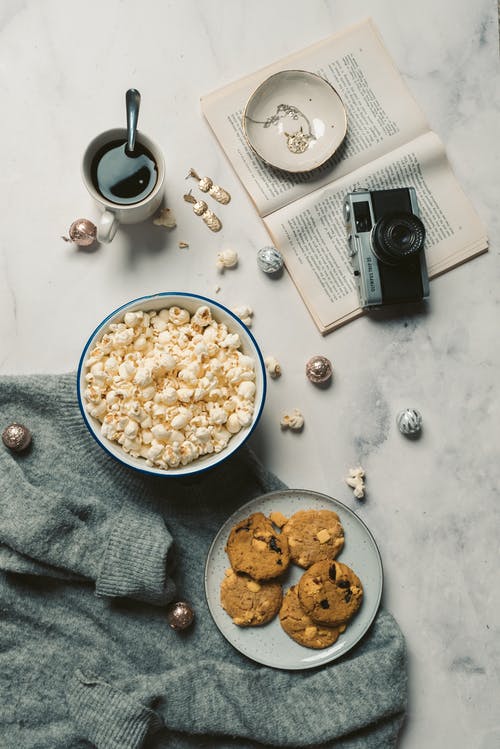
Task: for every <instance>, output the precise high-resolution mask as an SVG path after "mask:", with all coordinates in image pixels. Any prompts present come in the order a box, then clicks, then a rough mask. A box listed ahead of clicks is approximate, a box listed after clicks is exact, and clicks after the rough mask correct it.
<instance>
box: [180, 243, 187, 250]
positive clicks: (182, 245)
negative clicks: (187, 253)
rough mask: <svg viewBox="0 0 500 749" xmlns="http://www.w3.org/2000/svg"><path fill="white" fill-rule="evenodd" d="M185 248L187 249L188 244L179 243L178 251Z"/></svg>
mask: <svg viewBox="0 0 500 749" xmlns="http://www.w3.org/2000/svg"><path fill="white" fill-rule="evenodd" d="M186 247H189V242H179V249H181V250H184V249H185V248H186Z"/></svg>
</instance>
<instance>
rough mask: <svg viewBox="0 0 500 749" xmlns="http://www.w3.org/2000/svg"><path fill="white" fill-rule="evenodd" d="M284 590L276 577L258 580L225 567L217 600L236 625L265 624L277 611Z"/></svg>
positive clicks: (253, 625) (252, 625) (251, 625)
mask: <svg viewBox="0 0 500 749" xmlns="http://www.w3.org/2000/svg"><path fill="white" fill-rule="evenodd" d="M282 597H283V591H282V588H281V585H280V583H278V582H276V581H275V580H267V581H264V580H261V581H257V580H254V579H253V578H251V577H249V576H248V575H245V573H243V572H235V571H234V570H233V569H228V570H226V574H225V577H224V579H223V581H222V583H221V587H220V601H221V604H222V607H223V608H224V609H225V611H227V613H228V614H229V616H230V617H231V618H232V620H233V622H234V623H235V624H237V625H238V626H239V627H256V626H260V625H261V624H267V622H270V621H271V619H273V618H274V617H275V616H276V614H277V613H278V611H279V609H280V606H281V601H282Z"/></svg>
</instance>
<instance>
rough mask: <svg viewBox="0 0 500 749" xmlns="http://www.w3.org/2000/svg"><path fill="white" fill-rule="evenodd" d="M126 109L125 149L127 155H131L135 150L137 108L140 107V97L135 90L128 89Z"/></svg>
mask: <svg viewBox="0 0 500 749" xmlns="http://www.w3.org/2000/svg"><path fill="white" fill-rule="evenodd" d="M125 103H126V107H127V148H126V151H127V152H128V153H132V152H133V150H134V148H135V134H136V131H137V120H138V119H139V107H140V105H141V95H140V93H139V92H138V91H137V89H135V88H129V90H128V91H127V93H126V95H125Z"/></svg>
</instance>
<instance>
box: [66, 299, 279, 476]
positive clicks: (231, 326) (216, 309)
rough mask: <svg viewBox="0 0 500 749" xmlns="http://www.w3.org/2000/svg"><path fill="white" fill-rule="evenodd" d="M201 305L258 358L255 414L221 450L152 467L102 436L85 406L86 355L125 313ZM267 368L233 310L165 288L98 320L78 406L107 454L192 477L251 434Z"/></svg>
mask: <svg viewBox="0 0 500 749" xmlns="http://www.w3.org/2000/svg"><path fill="white" fill-rule="evenodd" d="M201 305H207V306H208V307H210V309H211V311H212V313H213V317H214V319H215V320H217V322H219V323H224V324H225V325H226V326H227V328H228V331H229V332H230V333H238V335H239V336H240V340H241V347H240V351H242V353H244V354H246V355H248V356H251V357H252V358H253V359H254V361H255V385H256V387H257V390H256V394H255V405H254V415H253V419H252V422H251V424H250V425H249V426H248V427H243V428H242V429H241V431H239V432H238V434H234V435H232V437H231V439H230V440H229V442H228V444H227V446H226V447H225V448H223V449H222V450H221V451H220V452H219V453H212V454H210V455H204V456H202V457H200V458H197V459H196V460H194V461H193V462H192V463H188V464H187V465H185V466H183V465H179V466H177V467H176V468H168V469H162V468H159V467H157V466H149V465H148V464H147V463H146V460H145V458H133V457H132V456H131V455H129V454H128V453H127V452H125V450H123V448H122V447H121V445H119V444H118V443H117V442H112V441H111V440H109V439H107V438H106V437H103V436H102V435H101V423H100V422H99V421H98V420H97V419H96V418H94V417H93V416H91V415H90V414H89V413H88V411H87V409H86V408H85V396H84V391H85V387H86V382H85V375H86V373H87V372H86V366H85V362H86V360H87V355H88V353H89V351H90V350H91V349H92V348H93V346H94V344H95V343H96V342H97V340H98V339H100V338H101V337H102V336H103V335H104V334H105V333H106V332H107V331H108V330H109V327H110V325H112V324H113V323H116V322H121V321H122V320H123V317H124V316H125V313H126V312H134V311H138V310H143V311H145V312H151V311H156V310H160V309H163V308H165V307H172V306H178V307H183V308H184V309H187V310H188V312H190V314H192V313H193V312H194V311H195V310H196V309H197V307H199V306H201ZM266 390H267V385H266V369H265V366H264V359H263V357H262V353H261V351H260V349H259V346H258V344H257V341H256V340H255V338H254V337H253V335H252V333H251V332H250V331H249V329H248V328H247V327H246V325H244V324H243V322H242V321H241V320H240V319H239V317H237V316H236V315H235V314H234V313H233V312H231V310H229V309H228V308H227V307H224V305H222V304H220V303H219V302H216V301H215V300H214V299H209V298H208V297H205V296H201V295H200V294H191V293H188V292H177V291H165V292H160V293H158V294H150V295H148V296H142V297H139V298H137V299H133V300H132V301H130V302H127V303H126V304H122V305H121V307H118V308H117V309H115V310H114V311H113V312H111V313H110V314H109V315H108V316H107V317H105V318H104V320H103V321H102V322H100V323H99V325H98V326H97V328H96V329H95V330H94V331H93V333H92V334H91V335H90V337H89V339H88V341H87V343H86V344H85V346H84V348H83V351H82V355H81V357H80V362H79V364H78V373H77V392H78V405H79V406H80V411H81V414H82V417H83V420H84V422H85V424H86V426H87V428H88V430H89V432H90V434H91V435H92V437H93V438H94V439H95V440H96V442H97V443H98V444H99V445H100V446H101V447H102V449H103V450H105V452H107V453H108V455H110V456H111V457H112V458H114V459H115V460H118V461H119V462H120V463H122V464H123V465H126V466H128V467H129V468H133V469H134V470H136V471H140V472H142V473H144V474H148V475H153V476H161V477H165V478H171V477H174V476H176V477H179V476H192V475H193V474H197V473H201V472H202V471H207V470H209V469H210V468H214V466H216V465H219V464H220V463H222V462H223V461H224V460H227V458H229V457H230V456H231V455H233V454H234V453H235V452H236V451H237V450H238V449H239V448H240V447H241V446H242V445H243V444H244V443H245V442H246V441H247V440H248V438H249V437H250V435H251V434H252V432H253V431H254V429H255V427H256V426H257V423H258V421H259V419H260V417H261V415H262V410H263V408H264V403H265V399H266Z"/></svg>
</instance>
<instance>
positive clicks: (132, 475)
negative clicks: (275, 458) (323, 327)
mask: <svg viewBox="0 0 500 749" xmlns="http://www.w3.org/2000/svg"><path fill="white" fill-rule="evenodd" d="M0 414H1V423H0V428H1V429H3V428H4V427H5V426H6V425H7V424H9V423H10V422H12V421H18V422H21V423H24V424H25V425H26V426H27V427H29V428H30V429H31V431H32V433H33V443H32V447H31V448H30V449H29V450H28V451H27V452H26V453H19V454H14V453H11V452H9V451H8V450H7V449H5V448H4V447H3V445H0V570H1V572H0V684H1V688H0V733H1V737H2V739H1V741H2V742H3V743H1V745H2V746H5V747H8V748H9V749H10V748H11V747H12V748H13V749H14V748H15V749H35V748H36V749H73V747H74V748H77V747H78V748H81V749H83V747H89V746H96V747H99V749H136V748H139V747H148V748H149V749H151V748H153V747H154V748H155V749H156V748H158V749H159V748H163V747H173V748H174V749H194V748H195V747H213V748H214V749H215V748H217V749H250V748H253V747H261V746H262V747H263V746H276V747H278V746H279V747H303V746H304V747H306V746H307V747H322V749H330V748H331V749H333V748H335V749H390V747H395V746H396V743H397V736H398V733H399V730H400V727H401V724H402V721H403V718H404V713H405V709H406V656H405V648H404V641H403V637H402V635H401V632H400V630H399V628H398V626H397V624H396V622H395V621H394V619H393V618H392V617H391V616H390V614H388V613H387V612H385V611H383V610H381V611H379V613H378V615H377V617H376V619H375V622H374V624H373V625H372V627H371V629H370V631H369V632H368V633H367V634H366V635H365V637H364V638H363V639H362V641H361V642H360V643H359V644H358V645H357V646H356V647H355V648H353V649H352V650H351V651H350V652H349V653H348V654H347V655H346V656H344V657H343V658H341V659H339V660H338V661H334V662H332V663H330V664H327V665H325V666H323V667H320V668H317V669H311V670H305V671H293V672H289V671H281V670H278V669H271V668H267V667H265V666H261V665H259V664H257V663H254V662H253V661H250V660H249V659H247V658H246V657H245V656H243V655H242V654H240V653H239V652H238V651H237V650H235V649H234V648H233V647H232V646H231V645H230V644H229V643H228V642H227V641H226V640H225V639H224V637H223V636H222V634H221V633H220V632H219V630H218V629H217V627H216V626H215V624H214V622H213V621H212V618H211V616H210V613H209V611H208V607H207V604H206V600H205V594H204V565H205V560H206V555H207V552H208V549H209V547H210V544H211V542H212V540H213V537H214V536H215V534H216V532H217V530H218V529H219V527H220V525H221V524H222V523H223V522H224V521H225V520H226V519H227V517H228V516H229V515H230V514H231V513H232V512H234V511H235V510H236V509H237V508H238V507H239V506H241V505H242V504H244V503H245V502H248V501H249V500H250V499H252V498H253V497H255V496H258V495H260V494H263V493H265V492H268V491H273V490H275V489H278V488H282V487H283V484H282V483H281V482H280V481H279V479H277V478H276V477H275V476H274V475H273V474H271V473H269V472H268V471H266V470H265V469H264V468H263V467H262V465H260V463H259V462H258V461H257V460H256V458H255V457H254V456H253V454H252V453H251V451H250V450H249V449H247V448H242V449H241V450H240V451H238V453H237V454H236V455H234V456H232V457H231V458H229V459H228V460H227V461H225V462H224V463H223V464H222V465H220V466H219V467H217V468H213V469H211V470H210V471H207V472H204V473H202V474H199V476H195V477H188V478H185V479H176V478H171V477H168V478H155V477H147V476H144V475H142V474H139V473H137V472H135V471H132V470H129V469H127V468H126V467H124V466H122V465H121V464H120V463H118V462H116V461H114V460H113V459H111V458H110V457H109V456H108V455H106V454H105V453H104V451H102V450H101V448H100V447H99V446H98V445H97V444H96V443H95V441H94V440H93V439H92V437H91V436H90V435H89V434H88V432H87V430H86V428H85V426H84V424H83V420H82V418H81V415H80V413H79V409H78V405H77V399H76V378H75V375H74V374H68V375H57V376H55V375H54V376H47V375H45V376H28V377H0ZM175 597H176V598H180V599H183V600H188V601H190V602H191V603H192V605H193V607H194V609H195V611H196V620H195V624H194V625H193V626H192V627H191V628H190V629H188V630H186V631H185V632H176V631H174V630H172V629H171V628H170V627H169V626H168V625H167V623H166V617H165V605H166V604H167V603H168V601H170V600H172V599H174V598H175Z"/></svg>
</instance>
